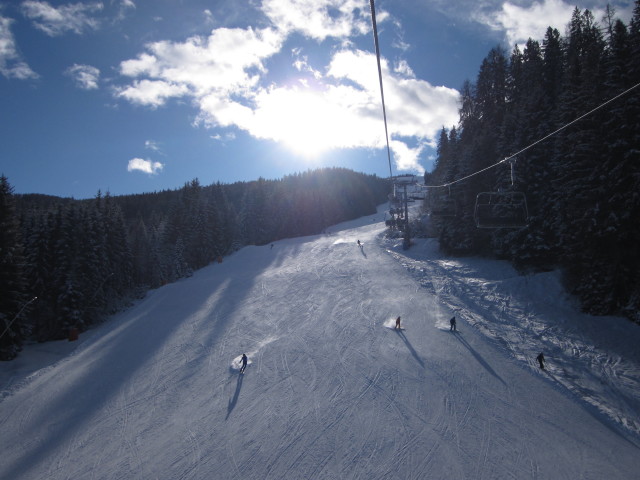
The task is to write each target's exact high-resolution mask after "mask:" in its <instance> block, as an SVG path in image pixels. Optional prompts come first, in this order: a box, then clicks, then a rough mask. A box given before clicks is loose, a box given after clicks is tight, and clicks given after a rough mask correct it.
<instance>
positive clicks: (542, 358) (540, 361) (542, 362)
mask: <svg viewBox="0 0 640 480" xmlns="http://www.w3.org/2000/svg"><path fill="white" fill-rule="evenodd" d="M536 360H538V363H539V364H540V368H541V369H542V370H544V354H543V353H542V352H540V355H538V356H537V357H536Z"/></svg>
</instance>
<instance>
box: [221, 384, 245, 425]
mask: <svg viewBox="0 0 640 480" xmlns="http://www.w3.org/2000/svg"><path fill="white" fill-rule="evenodd" d="M243 378H244V375H238V382H237V383H236V391H235V393H234V394H233V398H230V399H229V405H228V406H227V417H226V418H225V420H227V419H228V418H229V415H231V412H233V409H234V408H236V404H237V403H238V397H239V396H240V389H241V388H242V379H243Z"/></svg>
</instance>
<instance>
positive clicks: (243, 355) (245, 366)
mask: <svg viewBox="0 0 640 480" xmlns="http://www.w3.org/2000/svg"><path fill="white" fill-rule="evenodd" d="M241 361H242V366H241V367H240V373H244V369H245V368H247V354H246V353H243V354H242V360H241Z"/></svg>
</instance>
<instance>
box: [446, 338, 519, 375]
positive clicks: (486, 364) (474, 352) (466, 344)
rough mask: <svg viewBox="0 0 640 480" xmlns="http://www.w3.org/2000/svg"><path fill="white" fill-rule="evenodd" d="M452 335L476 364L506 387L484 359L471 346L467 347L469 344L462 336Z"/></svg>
mask: <svg viewBox="0 0 640 480" xmlns="http://www.w3.org/2000/svg"><path fill="white" fill-rule="evenodd" d="M454 334H455V337H456V338H457V339H458V341H459V342H460V343H461V344H462V345H464V346H465V348H466V349H467V350H469V351H470V352H471V355H473V356H474V357H475V359H476V360H477V361H478V363H480V365H482V366H483V367H484V368H485V369H486V370H487V371H488V372H489V373H490V374H491V375H493V376H494V377H496V378H497V379H498V380H500V382H501V383H502V384H503V385H506V383H505V381H504V380H503V379H502V378H501V377H500V375H498V374H497V373H496V371H495V370H494V369H493V368H491V365H489V364H488V363H487V362H486V360H485V359H484V358H482V357H481V356H480V354H479V353H478V352H476V351H475V350H474V349H473V347H472V346H471V345H469V342H467V341H466V340H465V339H464V338H462V335H460V333H458V332H454Z"/></svg>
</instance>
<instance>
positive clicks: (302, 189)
mask: <svg viewBox="0 0 640 480" xmlns="http://www.w3.org/2000/svg"><path fill="white" fill-rule="evenodd" d="M389 191H390V186H389V184H388V181H387V180H384V179H381V178H379V177H376V176H375V175H373V176H371V175H364V174H360V173H356V172H353V171H350V170H346V169H337V168H334V169H323V170H316V171H309V172H305V173H301V174H296V175H291V176H287V177H285V178H283V179H281V180H264V179H259V180H257V181H253V182H242V183H235V184H230V185H222V184H215V185H211V186H202V185H200V183H199V182H198V181H197V180H193V181H192V182H190V183H188V184H186V185H185V186H184V187H183V188H182V189H180V190H175V191H164V192H159V193H149V194H141V195H129V196H120V197H112V196H110V195H109V194H106V195H103V194H101V193H98V194H97V195H96V197H95V198H94V199H91V200H73V199H61V198H57V197H50V196H44V195H16V194H14V193H13V189H12V187H11V185H10V184H9V180H8V179H7V178H5V177H4V176H3V177H2V178H1V180H0V232H1V233H0V291H2V297H1V300H0V327H2V330H3V332H0V333H2V337H1V338H0V358H2V359H10V358H12V357H14V356H15V355H16V353H17V352H18V351H19V349H20V345H21V344H22V342H23V341H24V340H25V339H27V338H31V339H37V340H38V341H46V340H52V339H60V338H65V337H66V336H67V335H69V332H70V331H72V330H75V331H82V330H84V329H86V328H87V327H88V326H89V325H91V324H93V323H95V322H97V321H99V320H100V319H101V318H102V317H103V316H104V315H105V314H109V313H111V312H114V311H115V310H117V309H119V308H121V307H122V306H123V304H124V303H125V302H128V301H130V299H131V298H132V297H134V296H137V295H140V294H142V293H144V292H145V291H146V290H148V289H149V288H155V287H158V286H160V285H164V284H166V283H169V282H173V281H175V280H177V279H179V278H182V277H185V276H188V275H190V274H191V273H192V272H193V271H194V270H196V269H199V268H202V267H204V266H205V265H208V264H210V263H212V262H218V261H223V259H224V256H225V255H229V254H230V253H233V252H234V251H235V250H237V249H239V248H241V247H243V246H245V245H264V244H267V243H269V242H272V241H274V240H278V239H281V238H289V237H296V236H301V235H311V234H316V233H320V232H322V230H323V229H324V228H326V227H327V226H329V225H333V224H336V223H339V222H342V221H345V220H350V219H353V218H358V217H361V216H363V215H368V214H371V213H375V211H376V206H377V205H379V204H380V203H383V202H384V201H385V200H386V199H387V195H388V194H389Z"/></svg>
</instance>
